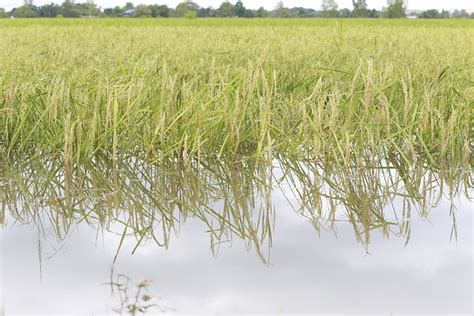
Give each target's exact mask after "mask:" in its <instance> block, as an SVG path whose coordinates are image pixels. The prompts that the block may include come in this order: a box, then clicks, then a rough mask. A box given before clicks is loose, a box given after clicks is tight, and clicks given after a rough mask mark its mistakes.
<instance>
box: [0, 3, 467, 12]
mask: <svg viewBox="0 0 474 316" xmlns="http://www.w3.org/2000/svg"><path fill="white" fill-rule="evenodd" d="M85 1H86V0H76V2H85ZM127 1H131V2H133V3H135V4H139V3H143V4H152V3H153V4H154V3H158V4H166V5H168V6H171V7H175V6H176V5H177V4H178V3H179V2H181V0H95V2H96V3H97V4H98V5H99V6H101V7H113V6H116V5H123V4H125V2H127ZM321 1H322V0H286V1H284V4H285V6H287V7H298V6H302V7H306V8H314V9H318V8H319V7H320V6H321ZM50 2H55V3H61V2H63V1H62V0H35V1H34V3H35V4H37V5H42V4H46V3H50ZM195 2H197V3H198V4H199V5H200V6H205V7H208V6H212V7H218V6H219V5H220V3H222V2H223V0H195ZM231 2H235V0H231ZM243 2H244V4H245V6H246V7H248V8H252V9H256V8H259V7H260V6H264V7H266V8H267V9H273V8H274V7H275V6H276V3H277V2H278V0H243ZM22 3H23V0H0V7H3V8H6V9H11V8H13V7H17V6H20V5H21V4H22ZM337 3H338V4H339V6H340V7H348V8H350V7H351V6H352V1H351V0H337ZM367 3H368V5H369V7H371V8H377V9H381V8H382V6H384V5H385V4H386V3H387V1H386V0H367ZM408 8H409V9H412V10H423V9H448V10H452V9H467V10H469V11H474V0H409V4H408Z"/></svg>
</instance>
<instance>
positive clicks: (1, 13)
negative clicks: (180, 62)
mask: <svg viewBox="0 0 474 316" xmlns="http://www.w3.org/2000/svg"><path fill="white" fill-rule="evenodd" d="M3 18H8V14H7V13H6V12H5V9H4V8H0V19H3Z"/></svg>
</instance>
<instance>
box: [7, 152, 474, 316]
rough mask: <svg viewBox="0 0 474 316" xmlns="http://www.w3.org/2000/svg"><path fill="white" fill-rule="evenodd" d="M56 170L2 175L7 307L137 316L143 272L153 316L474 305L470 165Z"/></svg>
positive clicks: (128, 165)
mask: <svg viewBox="0 0 474 316" xmlns="http://www.w3.org/2000/svg"><path fill="white" fill-rule="evenodd" d="M63 166H64V164H62V163H61V162H58V163H53V162H51V161H40V162H37V163H30V164H29V165H28V166H25V165H22V166H21V168H20V166H19V165H15V164H12V165H10V166H7V167H4V169H2V172H3V175H4V176H3V177H2V178H0V192H1V193H0V203H1V209H0V216H1V217H0V219H1V221H2V222H3V227H2V228H1V237H0V238H1V240H0V246H1V260H0V264H1V272H2V274H1V279H0V280H1V286H0V297H1V298H2V300H1V303H0V307H3V312H4V314H5V315H17V314H30V315H34V314H53V313H56V314H78V315H87V314H88V315H115V314H119V313H120V312H122V314H124V315H126V314H132V313H128V312H130V311H127V306H126V305H127V303H131V302H132V303H134V302H135V301H134V297H135V294H136V291H137V285H138V284H140V283H141V282H142V281H144V280H150V282H151V283H150V284H149V285H147V286H146V288H147V292H146V293H147V295H148V296H149V297H144V299H143V296H142V294H144V293H145V292H144V291H142V292H141V293H140V295H139V299H138V301H137V304H136V306H138V307H143V306H147V305H156V306H152V307H150V308H149V309H147V310H146V311H147V314H154V313H161V312H166V313H179V314H188V313H193V314H194V313H201V314H204V315H206V314H212V313H220V314H221V313H223V314H259V313H271V314H275V313H287V314H295V313H318V314H334V313H338V314H351V315H354V314H361V315H363V314H367V313H371V314H383V315H389V314H392V315H400V314H407V315H408V314H419V313H427V314H434V313H436V314H438V315H439V314H445V315H452V314H466V315H472V313H473V259H472V254H473V242H472V239H473V215H472V213H473V212H472V211H473V203H472V200H470V199H469V196H468V195H469V194H471V193H472V192H471V191H470V190H468V189H466V186H467V185H468V183H467V182H468V181H466V180H465V179H466V177H469V174H468V173H467V174H466V173H463V172H460V171H446V172H440V171H433V170H429V168H426V166H424V167H422V168H421V167H420V166H412V167H410V168H408V167H407V168H406V169H400V168H399V167H400V166H399V165H397V166H396V167H394V166H391V165H390V164H386V163H384V162H376V161H372V162H370V163H367V162H364V163H363V164H362V163H360V162H359V163H357V164H356V165H355V166H352V167H350V168H343V167H339V168H337V167H334V166H330V165H327V164H324V165H322V164H319V165H312V164H302V163H291V162H281V161H279V162H274V163H273V164H272V166H271V167H270V166H269V165H260V164H257V163H255V164H253V163H247V162H241V163H235V164H222V163H217V162H212V163H203V162H200V163H194V164H191V165H188V166H182V165H181V164H179V163H173V162H168V163H165V164H160V165H154V166H149V165H146V164H144V163H141V162H139V161H138V160H135V159H130V160H128V161H127V160H124V162H123V165H121V166H113V167H111V166H110V164H108V163H104V162H102V161H99V160H98V161H94V162H93V163H91V165H90V166H84V167H81V168H77V169H76V170H74V171H70V172H68V171H64V168H63ZM126 282H128V283H126ZM117 284H120V285H117ZM142 284H143V285H146V284H148V283H146V284H145V283H142ZM142 290H144V289H142ZM125 291H126V293H127V295H128V297H125ZM0 314H1V313H0ZM139 314H140V313H137V315H139Z"/></svg>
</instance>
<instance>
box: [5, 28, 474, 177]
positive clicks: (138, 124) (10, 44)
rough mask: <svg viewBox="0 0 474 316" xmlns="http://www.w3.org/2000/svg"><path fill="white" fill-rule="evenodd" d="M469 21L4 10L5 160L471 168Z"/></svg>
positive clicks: (473, 85) (472, 34)
mask: <svg viewBox="0 0 474 316" xmlns="http://www.w3.org/2000/svg"><path fill="white" fill-rule="evenodd" d="M473 51H474V23H473V21H469V20H465V21H462V20H449V21H403V20H397V21H389V20H380V21H378V20H330V19H329V20H326V19H323V20H320V19H317V20H273V19H268V20H265V19H263V20H258V19H257V20H238V19H235V20H219V19H209V20H200V19H198V20H183V19H181V20H178V19H169V20H168V19H167V20H159V19H158V20H156V19H154V20H146V19H144V20H140V19H138V20H125V19H103V20H61V19H51V20H48V19H43V20H39V19H38V20H19V19H18V20H14V21H11V20H6V21H0V92H1V94H0V150H1V151H2V155H6V156H10V157H12V156H14V155H27V156H28V157H38V156H44V155H53V156H62V157H64V161H65V165H66V166H73V165H77V164H79V165H80V164H82V163H84V162H85V161H87V160H89V159H91V158H92V157H94V156H95V155H97V154H98V153H101V154H106V155H108V156H109V157H111V159H112V160H113V161H114V162H116V161H117V160H119V159H123V158H121V157H124V156H130V155H131V156H134V157H137V158H140V159H144V160H146V161H148V162H155V161H158V160H161V159H166V158H177V159H180V160H183V161H185V162H186V161H191V160H193V159H198V160H199V159H203V158H206V159H207V158H213V159H215V158H217V159H226V160H234V161H235V160H241V159H257V160H260V161H272V159H274V158H276V157H282V156H284V157H287V158H291V159H296V160H310V161H315V160H318V159H324V160H325V161H338V163H339V164H341V165H343V166H348V165H349V162H350V161H352V160H353V159H356V158H357V157H362V156H374V157H375V156H377V157H381V158H382V159H388V160H391V161H395V160H396V161H401V162H402V163H407V164H414V163H418V162H419V161H426V162H428V163H429V164H430V165H432V166H436V167H437V168H440V169H446V168H449V169H451V168H461V167H462V168H466V167H472V164H473V159H472V143H471V144H470V141H471V138H472V136H473V134H472V133H473V132H472V121H473V104H474V54H473V53H472V52H473Z"/></svg>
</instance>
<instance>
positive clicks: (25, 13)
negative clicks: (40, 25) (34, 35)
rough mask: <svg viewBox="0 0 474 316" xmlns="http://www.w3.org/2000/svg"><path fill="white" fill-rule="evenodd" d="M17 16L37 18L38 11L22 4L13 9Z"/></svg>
mask: <svg viewBox="0 0 474 316" xmlns="http://www.w3.org/2000/svg"><path fill="white" fill-rule="evenodd" d="M13 16H14V17H15V18H35V17H36V16H37V15H36V12H35V11H34V10H33V9H32V8H31V7H30V6H29V5H26V4H25V5H22V6H21V7H18V8H16V9H15V10H14V11H13Z"/></svg>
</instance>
